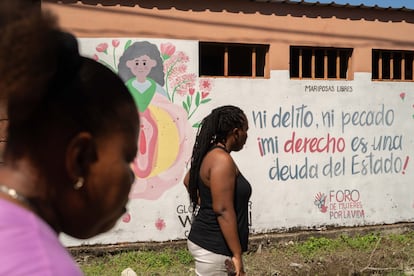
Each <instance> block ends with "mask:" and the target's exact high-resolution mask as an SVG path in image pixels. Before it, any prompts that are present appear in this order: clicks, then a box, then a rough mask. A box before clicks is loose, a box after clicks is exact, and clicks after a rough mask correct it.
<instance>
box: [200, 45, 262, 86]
mask: <svg viewBox="0 0 414 276" xmlns="http://www.w3.org/2000/svg"><path fill="white" fill-rule="evenodd" d="M199 51H200V54H199V63H200V69H199V74H200V76H224V77H253V78H254V77H264V76H265V75H266V73H267V72H266V56H267V53H268V51H269V45H256V44H230V43H214V42H200V44H199Z"/></svg>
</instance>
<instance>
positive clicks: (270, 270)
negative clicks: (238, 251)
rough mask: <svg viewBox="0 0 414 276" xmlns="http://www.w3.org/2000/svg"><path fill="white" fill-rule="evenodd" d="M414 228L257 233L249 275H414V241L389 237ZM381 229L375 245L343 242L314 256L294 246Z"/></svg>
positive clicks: (411, 226)
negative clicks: (363, 247)
mask: <svg viewBox="0 0 414 276" xmlns="http://www.w3.org/2000/svg"><path fill="white" fill-rule="evenodd" d="M412 231H414V225H413V224H401V225H393V226H380V227H362V228H351V229H348V228H344V229H333V230H322V231H316V232H315V231H310V232H308V231H304V232H297V233H286V234H275V235H271V236H269V237H267V238H266V235H265V236H260V237H257V238H256V237H254V238H252V241H251V243H250V245H251V246H250V247H251V251H250V252H249V253H248V254H246V258H245V259H246V261H245V262H246V270H247V271H248V272H249V274H248V275H271V276H279V275H414V244H410V243H405V242H404V241H396V240H391V239H389V238H388V235H389V234H404V233H410V232H411V233H412ZM369 233H377V234H378V235H379V236H380V238H379V239H378V240H377V241H376V242H375V243H374V244H375V245H374V246H371V247H367V248H365V249H359V250H356V249H355V248H353V247H352V246H345V245H344V246H340V249H338V250H334V251H332V250H327V251H323V250H321V251H318V250H317V251H316V252H317V253H316V254H315V255H312V256H309V255H308V256H307V257H304V256H303V254H300V253H299V252H297V251H295V250H292V248H294V245H295V243H299V242H303V241H306V240H308V239H309V238H310V237H326V238H338V237H340V236H341V235H347V236H355V235H366V234H369Z"/></svg>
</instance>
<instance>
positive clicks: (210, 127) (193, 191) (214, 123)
mask: <svg viewBox="0 0 414 276" xmlns="http://www.w3.org/2000/svg"><path fill="white" fill-rule="evenodd" d="M245 122H246V115H245V114H244V112H243V110H241V109H240V108H239V107H236V106H232V105H225V106H221V107H218V108H216V109H213V111H212V112H211V113H210V114H209V115H208V116H206V117H205V118H204V119H203V120H202V121H201V125H200V127H199V129H198V132H197V136H196V140H195V143H194V147H193V154H192V157H191V168H190V181H189V187H188V191H189V193H190V200H191V204H192V207H193V211H195V210H196V206H197V204H198V182H199V177H200V167H201V163H202V161H203V159H204V156H205V155H206V154H207V152H208V151H209V150H210V148H211V147H212V146H213V145H215V144H217V143H225V142H226V138H227V136H228V135H229V134H230V133H231V132H232V131H233V129H234V128H242V127H243V124H244V123H245Z"/></svg>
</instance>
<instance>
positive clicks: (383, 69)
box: [372, 49, 414, 81]
mask: <svg viewBox="0 0 414 276" xmlns="http://www.w3.org/2000/svg"><path fill="white" fill-rule="evenodd" d="M413 57H414V51H394V50H379V49H373V50H372V79H373V80H396V81H412V80H414V76H413Z"/></svg>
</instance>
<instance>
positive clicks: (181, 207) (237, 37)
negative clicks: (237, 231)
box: [48, 1, 414, 245]
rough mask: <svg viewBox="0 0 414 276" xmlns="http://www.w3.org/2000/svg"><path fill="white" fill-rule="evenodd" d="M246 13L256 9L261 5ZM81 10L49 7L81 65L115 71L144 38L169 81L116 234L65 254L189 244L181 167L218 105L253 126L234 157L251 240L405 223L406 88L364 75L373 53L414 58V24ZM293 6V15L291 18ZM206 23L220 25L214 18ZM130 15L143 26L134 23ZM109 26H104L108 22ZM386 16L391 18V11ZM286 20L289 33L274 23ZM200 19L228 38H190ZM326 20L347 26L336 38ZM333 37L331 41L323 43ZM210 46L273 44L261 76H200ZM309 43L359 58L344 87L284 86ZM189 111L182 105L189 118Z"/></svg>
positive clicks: (409, 169) (408, 195)
mask: <svg viewBox="0 0 414 276" xmlns="http://www.w3.org/2000/svg"><path fill="white" fill-rule="evenodd" d="M159 2H163V1H159ZM164 2H165V1H164ZM201 2H202V1H201ZM178 3H181V2H179V1H178ZM213 3H215V4H214V5H218V4H217V2H213ZM241 3H243V1H241ZM242 5H248V4H247V3H243V4H242ZM249 5H251V6H250V7H253V8H252V10H255V8H257V6H255V5H258V4H254V3H252V4H249ZM274 5H276V4H274ZM78 6H79V5H56V4H50V5H48V7H49V8H51V9H53V10H55V11H57V12H58V14H59V16H60V17H61V18H62V20H61V22H62V23H63V26H64V27H66V28H67V29H69V30H71V31H75V33H77V35H78V37H79V42H80V46H81V51H82V53H83V54H84V55H87V56H89V57H92V58H95V59H96V60H98V61H100V62H102V63H104V64H106V65H107V66H109V67H111V68H113V70H114V71H116V72H118V65H119V59H120V57H121V56H122V54H123V53H124V49H125V45H130V44H132V43H134V42H138V41H147V42H150V43H151V44H152V45H154V46H155V47H156V48H158V50H159V51H160V53H161V56H163V61H162V63H163V67H164V72H172V73H171V74H165V75H164V85H161V86H163V89H162V90H163V91H161V92H159V93H156V94H155V96H154V98H152V100H151V102H150V104H149V106H148V112H149V114H150V117H151V118H153V119H154V120H153V122H152V123H149V125H147V127H148V129H152V130H156V131H158V134H159V136H158V138H157V139H158V141H157V143H155V144H151V141H152V140H151V139H152V138H151V137H150V135H148V134H149V133H152V132H151V131H149V130H148V129H147V130H146V131H145V133H146V135H148V136H147V137H146V138H147V140H145V141H147V142H146V143H147V144H146V146H145V149H146V151H145V152H144V154H143V158H144V159H145V158H147V159H145V160H143V161H142V162H141V163H140V164H146V163H145V162H147V163H148V160H152V161H151V162H149V163H150V165H149V166H148V167H146V168H147V169H148V168H149V169H148V170H146V173H144V174H143V172H142V170H141V171H140V169H139V168H137V167H134V169H135V172H136V174H142V175H141V177H138V178H137V180H136V182H135V184H134V186H133V189H132V191H131V195H130V198H131V200H130V203H129V206H128V207H129V210H128V213H127V214H126V215H125V216H124V217H123V218H122V219H121V220H120V221H119V223H118V224H117V226H116V227H115V228H114V229H113V230H112V231H110V232H109V233H107V234H104V235H101V236H99V237H96V238H94V239H91V240H87V241H78V240H73V239H71V238H68V237H66V236H63V237H62V239H63V241H64V242H65V243H66V244H67V245H79V244H82V243H87V244H95V243H103V244H113V243H121V242H136V241H168V240H175V239H184V238H185V237H186V234H187V232H188V230H189V229H190V218H191V212H190V210H189V207H188V206H189V200H188V195H187V194H186V191H185V189H184V187H183V185H182V178H183V176H184V173H185V171H186V170H187V169H188V167H187V162H188V160H189V158H190V154H191V148H192V144H193V141H194V136H195V133H196V128H195V127H194V126H195V125H197V123H198V122H199V121H200V120H201V119H202V118H203V117H204V116H205V115H206V114H208V113H209V112H210V110H211V109H212V108H214V107H216V106H219V105H223V104H234V105H238V106H240V107H241V108H242V109H243V110H244V111H245V113H246V114H247V117H248V119H249V123H250V130H249V138H248V140H247V143H246V146H245V149H244V150H243V151H241V152H238V153H233V154H232V155H233V157H234V159H235V160H236V162H237V164H238V166H239V168H240V170H241V172H242V173H243V174H244V175H245V176H246V178H247V179H248V180H249V181H250V182H251V184H252V186H253V195H252V198H251V205H250V210H249V211H250V223H251V228H250V229H251V233H266V232H269V231H281V230H287V229H297V228H300V229H307V228H319V227H324V226H357V225H376V224H384V223H385V224H392V223H396V222H406V221H413V220H414V188H413V186H412V184H411V179H412V177H413V175H414V172H413V170H414V169H413V162H414V161H413V157H412V156H411V155H412V154H411V153H412V152H413V150H414V141H413V139H412V133H413V130H414V94H413V91H414V84H413V82H386V81H383V82H373V81H371V73H370V68H371V63H370V55H371V49H372V48H381V49H382V48H383V49H413V48H414V44H413V41H412V40H411V38H405V34H406V33H407V32H408V31H409V30H411V31H412V30H413V29H414V27H413V24H412V23H410V22H405V21H403V22H402V21H398V20H394V21H393V20H391V21H387V20H378V17H377V19H376V20H371V21H370V20H367V18H359V19H354V20H352V19H350V18H349V17H347V16H346V14H343V13H344V11H346V10H347V9H336V11H340V14H339V16H338V17H339V19H335V18H333V17H332V16H331V17H329V20H330V23H328V22H325V21H326V20H328V19H325V18H324V17H320V16H315V17H310V16H309V11H307V13H308V15H307V16H305V17H304V18H302V17H298V16H296V17H293V16H291V15H287V14H285V13H287V12H286V9H293V8H292V7H291V6H289V7H286V6H283V5H282V6H279V7H281V8H283V9H281V10H282V11H284V12H282V15H280V16H279V15H278V14H277V13H271V14H259V15H257V13H253V12H251V13H237V14H236V13H234V12H233V13H231V14H230V12H228V11H225V10H223V9H218V11H215V10H214V9H213V10H214V11H211V10H207V9H204V10H202V11H197V10H196V9H195V10H192V11H189V10H188V9H187V10H185V9H183V10H177V9H174V8H172V7H166V6H162V5H161V4H160V7H158V8H155V7H152V8H151V7H142V6H141V7H134V8H131V7H127V6H120V7H119V6H116V7H111V6H110V7H100V6H99V7H98V6H85V7H81V8H79V7H78ZM167 6H168V5H167ZM246 7H247V6H245V7H244V9H246ZM268 7H269V6H268ZM163 8H164V9H163ZM301 9H302V8H301V7H300V6H298V7H297V10H295V13H296V14H298V13H300V12H301ZM330 9H332V8H330ZM110 10H114V12H113V15H111V12H109V11H110ZM115 10H116V12H115ZM71 11H72V12H71ZM75 11H76V12H75ZM92 11H93V12H92ZM96 11H97V12H96ZM121 11H122V12H121ZM351 11H352V12H353V14H355V15H356V16H357V17H358V14H360V10H358V9H357V10H354V9H351ZM119 12H121V14H120V13H119ZM213 12H214V13H217V14H216V15H217V16H214V17H212V16H211V13H213ZM311 12H312V13H318V11H316V10H312V11H311ZM321 12H327V11H326V10H322V11H321ZM100 13H103V14H105V15H104V16H103V17H102V19H99V18H97V17H95V15H96V14H100ZM87 14H88V16H87V17H88V21H85V18H86V15H87ZM184 14H186V16H187V17H185V18H184ZM220 14H225V15H226V16H219V15H220ZM350 14H351V13H350ZM138 15H139V19H138V18H137V19H134V18H132V17H133V16H138ZM377 15H378V14H377ZM407 15H408V13H407ZM105 16H108V18H110V20H109V19H107V20H106V21H105V22H103V18H105ZM115 16H117V17H116V19H115ZM180 16H182V18H181V17H180ZM370 16H372V15H368V17H369V18H371V17H370ZM387 16H388V17H387V18H389V17H390V16H391V17H392V16H394V17H398V13H394V14H392V13H391V15H387ZM409 16H412V15H411V14H409ZM248 17H249V18H248ZM250 17H252V18H250ZM253 17H254V18H257V19H254V18H253ZM264 17H266V18H264ZM282 17H283V18H284V19H286V20H288V22H290V23H292V24H289V25H286V22H285V23H283V21H280V22H279V20H281V18H282ZM342 17H343V18H342ZM265 19H266V20H268V21H266V20H265ZM380 19H381V18H380ZM82 20H83V22H82V24H83V26H84V27H83V28H81V27H80V25H81V23H79V22H81V21H82ZM101 20H102V21H101ZM164 20H166V21H165V22H164ZM207 20H211V21H215V22H216V21H220V20H222V21H223V22H222V23H225V24H224V26H225V28H219V27H218V26H214V24H212V26H210V28H213V29H210V30H206V29H202V28H200V29H199V28H198V27H199V25H200V24H206V25H205V27H206V28H208V26H207V23H202V21H205V22H206V21H207ZM232 20H234V21H237V22H231V21H232ZM258 20H265V21H263V22H261V23H260V28H259V26H255V24H259V22H258ZM224 21H225V22H224ZM85 22H88V23H89V24H85ZM128 22H129V23H128ZM139 22H141V23H142V25H140V24H138V23H139ZM167 22H169V24H170V25H168V24H167ZM241 22H244V23H241ZM293 22H296V25H295V24H293ZM332 22H334V23H335V22H336V24H339V25H340V26H343V27H342V28H334V27H333V25H332V24H333V23H332ZM173 23H174V24H173ZM162 24H164V25H163V27H162V28H161V27H160V26H161V25H162ZM182 24H183V25H182ZM191 24H193V28H189V26H190V25H191ZM242 24H243V26H244V27H243V28H244V31H246V28H247V27H246V26H247V25H249V24H250V26H251V29H250V32H249V33H248V34H249V35H247V33H242V32H237V31H236V30H237V29H238V28H239V27H240V26H241V25H242ZM347 24H349V25H347ZM222 25H223V24H222ZM339 25H338V26H339ZM104 26H105V27H104ZM113 26H116V27H113ZM345 26H347V27H345ZM184 28H186V29H184ZM233 28H235V29H233ZM290 28H291V29H292V30H291V31H286V30H285V31H283V32H282V31H281V30H282V29H290ZM144 29H146V30H147V31H146V32H144V31H143V30H144ZM218 29H220V32H214V30H218ZM378 29H379V30H380V31H377V32H376V33H375V34H374V33H373V30H378ZM184 30H186V31H184ZM333 30H338V34H336V35H332V33H333ZM402 30H403V31H404V32H405V33H403V31H402ZM135 32H137V33H139V34H140V35H134V34H135ZM266 33H267V35H266ZM269 33H272V34H273V35H271V36H270V35H269ZM292 33H295V34H292ZM115 34H116V35H115ZM149 34H151V35H149ZM250 34H251V35H250ZM171 36H173V37H171ZM229 37H230V38H231V39H229ZM265 37H267V38H268V39H265ZM215 39H217V41H223V40H225V41H227V42H233V41H238V42H253V41H255V42H256V43H257V42H260V43H270V65H271V66H270V69H271V70H270V72H269V78H262V79H249V78H200V77H198V42H199V41H200V40H203V41H204V40H215ZM304 43H306V45H314V46H337V47H351V48H354V55H353V60H352V64H353V65H352V66H353V70H352V71H353V72H354V75H353V79H352V80H349V81H345V80H343V81H332V80H325V81H323V80H291V79H290V78H289V72H288V51H289V50H288V47H289V45H304ZM180 81H183V82H180ZM184 83H185V84H184ZM180 84H181V85H180ZM174 88H176V89H175V90H174ZM174 91H175V92H174ZM197 95H198V96H197ZM197 97H199V99H200V101H198V103H199V104H198V105H196V98H197ZM183 102H184V103H185V104H184V105H183ZM185 105H187V107H188V106H190V105H191V108H190V109H189V110H186V109H185V108H184V107H183V106H185ZM147 115H148V114H147ZM147 115H143V116H147ZM153 137H156V136H153ZM155 145H157V146H155ZM141 149H142V148H141ZM148 158H149V159H148ZM137 166H138V165H137Z"/></svg>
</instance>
